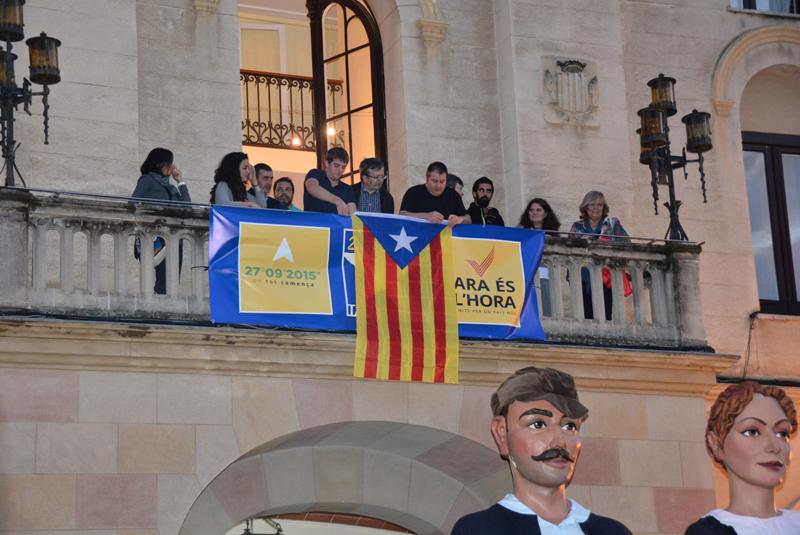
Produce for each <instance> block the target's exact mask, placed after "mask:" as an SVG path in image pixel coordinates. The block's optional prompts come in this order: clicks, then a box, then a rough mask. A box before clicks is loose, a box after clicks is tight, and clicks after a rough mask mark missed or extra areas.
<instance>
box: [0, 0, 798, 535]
mask: <svg viewBox="0 0 800 535" xmlns="http://www.w3.org/2000/svg"><path fill="white" fill-rule="evenodd" d="M365 3H366V4H367V5H368V6H369V8H370V9H371V11H372V13H373V15H374V18H375V20H376V22H377V23H378V27H379V29H380V36H381V42H382V48H383V77H384V85H385V114H386V139H387V148H388V154H387V158H388V166H389V169H390V187H391V190H392V193H393V194H394V195H395V198H396V199H397V198H399V196H402V192H403V191H404V190H405V189H406V188H407V187H408V186H410V185H413V184H417V183H420V182H422V181H423V180H424V170H425V167H426V166H427V164H428V163H429V162H430V161H432V160H442V161H444V162H446V163H447V164H448V165H449V166H450V167H451V168H452V170H453V171H454V172H456V173H457V174H458V175H460V176H461V177H462V178H464V179H465V181H466V182H467V184H468V185H469V184H470V183H471V182H472V180H474V179H475V178H477V177H479V176H482V175H488V176H490V177H492V178H493V179H494V181H495V201H496V204H497V206H498V208H500V210H501V212H502V213H503V216H504V217H505V219H506V221H515V220H516V219H517V218H518V217H519V214H520V213H521V211H522V210H523V208H524V206H525V204H526V202H527V200H528V199H529V198H531V197H533V196H539V197H544V198H546V199H548V200H550V202H551V204H552V205H553V207H554V208H555V210H556V211H557V213H558V214H559V215H560V217H561V219H562V222H564V223H565V225H568V224H569V222H570V221H571V220H572V219H574V218H577V215H578V213H577V206H578V203H579V202H580V200H581V198H582V197H583V195H584V193H585V192H586V191H588V190H592V189H598V190H601V191H603V192H604V193H605V195H606V198H607V200H608V202H609V204H610V205H611V209H612V213H613V214H614V215H616V216H618V217H619V218H620V219H621V220H622V221H623V223H624V224H625V226H626V228H627V229H628V231H629V232H630V233H631V234H632V235H635V236H643V237H659V238H660V237H661V236H663V233H664V231H665V230H666V227H667V218H666V215H665V210H664V209H663V208H662V209H660V210H659V214H660V215H658V216H655V215H653V201H652V198H651V186H650V177H649V171H648V169H647V168H646V167H644V166H642V165H640V164H639V141H638V137H637V135H636V134H635V130H636V128H637V127H638V126H639V120H638V117H637V114H636V112H637V110H638V109H640V108H643V107H645V106H646V105H647V104H648V103H649V100H650V95H649V90H648V88H647V86H646V82H647V81H648V80H649V79H651V78H653V77H655V76H657V75H658V74H659V73H660V72H663V73H664V74H666V75H669V76H673V77H674V78H676V79H677V84H676V94H677V104H678V109H679V115H678V117H680V115H682V114H684V113H688V112H690V111H691V110H692V109H694V108H696V109H698V110H705V111H708V112H710V113H711V114H712V126H711V128H712V132H713V139H714V148H713V150H712V151H711V152H709V153H707V154H705V155H704V156H705V172H706V175H707V177H706V180H707V184H708V203H707V204H704V203H703V202H702V195H701V191H700V183H699V180H698V178H697V168H696V166H690V167H689V169H688V173H689V178H688V180H687V181H683V180H680V179H679V180H677V182H678V184H677V189H678V197H679V198H680V199H681V200H682V201H683V205H682V208H681V220H682V222H683V226H684V228H685V229H686V231H687V233H688V234H689V236H690V238H691V239H692V240H694V241H696V242H702V243H703V245H702V253H700V255H699V262H700V264H699V278H698V279H697V286H696V291H697V292H698V294H699V302H701V303H702V313H700V314H697V316H696V317H689V318H687V317H684V318H683V319H684V321H687V322H689V321H693V322H696V324H697V325H699V326H701V327H703V328H704V331H705V336H706V339H707V342H708V345H709V346H711V347H713V348H714V349H715V350H716V354H705V353H704V354H698V353H694V352H691V351H682V350H681V348H677V349H673V350H665V349H662V350H646V351H644V350H634V349H608V348H600V347H591V346H590V347H584V348H582V349H580V350H578V349H571V348H567V349H565V348H563V347H560V346H551V345H540V346H523V345H508V346H504V345H503V344H480V343H475V344H474V345H473V346H470V345H469V344H466V347H465V349H464V352H463V357H462V358H463V363H464V364H463V366H462V383H463V384H462V385H461V386H453V387H441V386H440V387H436V386H422V385H405V384H402V385H396V384H382V383H380V384H375V383H364V382H361V381H354V380H352V379H351V378H350V377H349V376H350V369H349V366H350V364H349V359H350V358H351V355H352V347H351V346H352V340H351V339H349V338H348V337H346V336H342V337H339V336H330V335H297V334H292V335H283V334H277V335H272V334H268V335H265V334H255V333H246V334H242V333H241V332H239V331H236V330H226V329H220V328H215V327H207V326H206V327H186V328H181V327H174V326H161V325H158V324H147V325H145V326H140V325H139V326H137V325H128V324H123V323H120V324H114V323H113V322H112V323H110V324H109V323H101V324H97V323H93V322H88V321H80V320H76V319H74V316H80V314H74V312H75V311H73V314H72V316H73V318H72V319H70V320H69V321H66V322H64V321H52V320H46V321H45V320H37V319H32V318H19V317H14V318H10V319H8V321H6V322H3V325H2V328H0V336H1V337H2V338H3V340H2V342H0V364H2V366H3V368H2V371H0V383H2V385H3V386H2V388H0V445H2V448H0V451H2V452H3V453H2V454H0V472H2V475H0V488H2V489H3V490H2V492H0V531H3V532H14V533H27V532H30V531H36V530H50V531H52V532H54V533H74V532H81V533H83V532H91V533H97V534H101V533H102V534H106V533H114V534H118V535H133V534H134V533H137V534H138V533H148V534H154V533H158V534H159V535H166V534H173V533H178V532H179V531H180V529H181V528H183V530H184V531H183V533H186V534H189V535H198V534H201V533H222V532H223V531H224V530H226V529H229V528H230V527H231V526H232V525H234V524H236V523H238V522H241V521H242V520H243V519H245V518H248V517H251V516H253V515H256V514H259V513H263V512H270V513H276V512H285V511H297V510H348V511H355V512H358V513H360V514H364V515H366V516H374V517H378V518H384V519H386V520H390V521H392V522H396V523H398V524H400V525H403V526H405V527H407V528H408V529H411V530H413V531H415V532H418V533H439V532H447V530H448V529H449V526H450V525H452V522H453V521H454V519H455V518H456V517H457V515H458V514H461V513H463V512H466V511H469V510H474V509H476V508H478V507H480V506H483V505H484V504H486V503H490V502H491V501H492V500H494V499H496V498H497V497H498V495H502V492H503V491H504V490H505V489H506V488H507V486H508V480H507V475H506V473H505V470H504V469H503V467H502V465H501V464H500V463H499V462H498V461H497V458H496V457H495V456H493V455H492V454H491V448H492V444H491V441H490V437H489V434H488V426H487V422H488V396H489V393H490V392H491V391H492V386H493V385H496V384H497V383H498V382H499V381H500V380H501V379H502V377H503V376H504V375H505V374H507V373H508V372H510V371H513V370H514V369H516V368H517V367H521V366H522V365H525V364H528V363H537V364H545V365H552V366H555V367H559V368H562V369H565V370H567V371H570V372H573V373H574V374H575V375H576V377H577V379H578V384H579V387H580V388H581V390H582V391H585V392H586V394H585V396H586V399H587V405H588V406H589V407H590V408H591V409H592V418H591V420H590V424H589V426H588V427H587V441H586V442H587V444H586V447H585V451H584V458H583V465H582V467H581V468H579V471H578V475H577V476H576V481H575V483H574V485H573V488H572V489H571V490H572V492H573V494H574V495H575V496H576V497H577V498H578V499H579V501H581V502H582V503H583V502H585V505H587V506H589V507H590V508H592V509H593V510H596V511H597V512H600V513H604V514H611V515H615V516H617V517H619V518H621V519H624V520H625V521H626V522H627V523H629V525H630V526H631V527H632V528H633V529H634V531H635V532H636V533H642V534H647V533H649V534H656V533H658V534H663V535H666V534H671V533H679V532H682V530H683V527H684V526H685V525H686V524H687V523H688V520H690V519H691V518H692V517H693V516H696V515H697V514H700V513H701V512H702V511H703V510H704V509H707V508H708V507H710V506H712V505H713V503H714V501H715V500H717V501H719V502H721V503H724V500H725V496H724V492H725V484H724V476H722V475H721V474H720V473H719V472H715V471H714V469H713V468H712V466H711V463H710V461H709V460H708V458H707V456H706V454H705V451H704V447H703V444H702V430H703V422H704V418H705V415H704V410H705V403H706V401H707V399H711V397H713V395H714V394H715V393H716V392H718V391H719V386H715V384H716V377H717V376H722V377H724V378H729V379H736V378H741V377H752V378H758V379H762V380H765V381H768V382H778V383H786V384H789V385H790V391H791V392H792V393H793V395H794V396H795V399H798V400H799V401H800V395H798V390H797V389H796V388H791V385H795V384H796V381H797V378H798V375H800V365H798V364H797V362H798V359H797V358H795V357H796V356H797V352H798V351H800V349H798V348H800V343H798V342H799V341H800V334H799V333H800V330H798V328H797V325H798V323H797V319H796V316H792V315H790V314H767V313H764V312H763V311H762V309H761V305H760V303H759V286H758V275H757V268H756V260H755V256H754V250H756V249H758V247H761V246H762V245H763V244H761V243H760V242H758V241H757V240H756V241H754V238H753V235H754V234H753V232H752V231H751V228H752V224H751V217H750V200H751V199H750V198H749V193H748V181H747V177H746V174H745V161H744V156H743V151H742V140H743V137H742V132H760V133H769V134H777V135H781V136H790V137H791V136H800V106H799V105H798V104H800V91H799V90H798V89H800V87H799V86H800V76H798V75H800V18H798V16H797V15H793V14H787V13H778V14H776V13H769V12H764V11H758V10H755V9H742V8H741V7H739V4H737V3H736V2H728V1H727V0H701V1H697V2H685V1H680V0H674V1H668V2H664V1H658V2H657V1H629V0H591V1H584V0H570V1H564V0H365ZM274 4H275V5H273V6H272V7H273V8H275V9H278V8H281V9H282V8H283V7H285V5H287V4H291V2H278V1H276V2H274ZM278 4H280V5H278ZM295 4H299V5H300V7H302V2H295ZM253 6H256V7H259V6H260V7H264V6H266V7H270V1H269V0H262V1H256V0H252V1H250V2H248V1H245V0H241V1H240V2H238V3H237V2H236V1H235V0H219V1H217V2H214V1H211V2H208V1H205V2H203V1H200V0H135V1H134V0H75V1H70V2H63V1H60V0H29V1H28V2H27V3H26V4H25V16H26V34H28V35H35V34H38V33H39V32H40V31H43V30H45V31H48V32H49V33H51V34H52V35H54V36H56V37H58V38H59V39H61V40H62V43H63V45H62V47H61V49H60V56H61V67H62V82H61V83H60V84H59V85H57V86H54V87H53V88H52V93H51V99H50V101H51V102H50V103H51V106H52V108H51V126H50V128H51V130H50V135H51V142H50V144H49V145H46V146H45V145H42V144H41V143H40V141H39V137H40V135H41V134H40V131H39V130H40V124H39V122H38V121H37V120H35V118H28V117H26V116H24V115H20V116H19V118H18V120H17V123H16V125H17V129H18V137H19V139H20V140H21V141H22V143H23V145H22V147H21V149H20V150H19V151H18V153H17V154H18V159H17V162H18V165H19V167H20V171H21V173H22V175H23V176H24V177H25V179H26V183H27V185H28V186H29V187H30V188H40V189H59V190H69V191H76V192H82V193H104V194H113V195H120V196H126V195H129V194H130V192H131V191H132V189H133V186H134V184H135V180H136V178H137V176H138V174H137V173H138V167H139V164H140V163H141V161H142V160H143V159H144V157H145V155H146V154H147V152H148V151H149V150H150V149H151V148H152V147H154V146H166V147H169V148H171V149H172V150H173V151H174V152H175V154H176V157H177V160H176V163H178V165H179V166H180V167H181V169H182V170H183V173H184V176H185V177H186V180H187V182H188V183H189V187H190V190H191V191H192V194H193V196H194V198H195V199H196V200H197V201H199V202H205V201H206V200H207V192H208V190H209V189H210V187H211V184H212V181H211V176H212V174H213V170H214V168H215V166H216V165H217V163H218V161H219V159H220V158H221V156H222V155H223V154H225V153H226V152H229V151H233V150H240V148H241V147H242V144H241V133H242V132H241V121H242V105H241V98H242V97H241V87H240V84H239V68H240V41H239V35H240V34H239V23H240V17H241V16H242V13H243V12H245V11H247V10H248V9H252V8H253ZM281 6H283V7H281ZM565 61H575V62H578V63H580V64H581V65H583V67H581V68H580V72H576V73H570V72H567V71H566V70H563V69H562V67H559V66H558V62H561V63H562V64H563V63H564V62H565ZM556 75H558V76H560V77H561V78H558V77H556ZM570 84H571V85H570ZM568 88H571V89H568ZM39 110H40V109H39V108H37V107H36V105H34V108H33V111H34V113H36V112H38V111H39ZM671 127H672V131H671V135H672V139H673V142H674V145H675V146H676V147H680V146H682V145H683V143H684V141H685V138H684V133H683V130H682V125H680V123H679V121H678V118H677V117H675V118H673V119H672V124H671ZM676 176H677V177H678V178H680V176H681V173H680V172H678V174H677V175H676ZM797 179H798V180H800V177H798V178H797ZM662 189H663V188H662ZM661 197H662V201H663V198H664V197H665V193H664V192H663V191H662V194H661ZM6 240H11V241H13V237H12V238H9V237H8V236H2V237H0V243H4V244H5V243H11V241H9V242H7V241H6ZM23 245H24V247H22V248H21V249H20V251H27V244H23ZM3 262H4V263H5V262H10V261H9V260H4V261H3ZM32 262H33V264H31V265H30V266H29V268H30V270H31V271H35V262H36V258H35V255H34V259H33V260H32ZM795 262H800V260H798V261H795ZM4 265H6V266H8V265H10V264H4ZM84 268H85V269H88V268H86V266H84ZM90 272H91V270H90ZM11 275H13V274H7V275H4V276H5V277H10V276H11ZM20 277H21V279H18V282H19V281H21V282H20V284H22V285H24V284H27V283H28V277H27V276H26V274H25V273H22V274H21V275H20ZM4 280H6V279H4ZM9 280H11V279H9ZM15 280H17V279H15ZM184 280H185V279H184ZM798 282H800V281H798ZM6 288H10V287H9V286H6ZM14 291H16V287H15V290H14ZM0 292H2V293H5V294H6V296H9V295H11V294H12V290H10V289H4V290H0ZM15 295H16V294H15ZM15 298H16V297H15ZM12 301H13V300H12ZM12 304H13V303H12ZM131 306H134V305H131ZM3 308H4V310H7V311H10V312H18V311H15V310H13V309H14V307H13V306H10V305H9V300H8V299H5V300H4V303H3ZM33 308H34V312H36V310H35V309H36V307H33ZM78 312H79V311H78ZM169 312H170V313H173V312H174V311H173V310H171V309H170V311H169ZM159 319H163V318H159ZM702 331H703V329H702V328H701V329H700V332H702ZM321 348H325V349H321ZM794 442H795V444H797V440H795V441H794ZM797 446H800V444H797ZM452 459H462V460H464V463H463V464H460V465H458V466H454V465H453V463H452ZM384 471H386V474H387V475H386V477H385V478H384ZM254 474H255V475H254ZM262 476H263V477H262ZM714 478H716V490H714V489H715V485H714ZM798 489H800V473H798V471H797V469H796V468H795V470H794V473H793V474H791V475H790V480H789V483H788V484H787V485H786V486H785V487H784V488H783V489H782V491H781V498H780V500H781V503H782V504H783V505H786V506H790V507H796V506H797V502H798V500H800V490H798ZM122 504H124V507H122V506H121V505H122Z"/></svg>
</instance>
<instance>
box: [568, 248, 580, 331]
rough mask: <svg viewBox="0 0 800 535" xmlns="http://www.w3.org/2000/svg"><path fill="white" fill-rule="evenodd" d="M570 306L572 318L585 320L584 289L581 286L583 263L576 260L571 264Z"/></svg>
mask: <svg viewBox="0 0 800 535" xmlns="http://www.w3.org/2000/svg"><path fill="white" fill-rule="evenodd" d="M569 305H570V310H571V311H572V318H573V319H576V320H579V321H580V320H582V319H583V289H582V285H581V263H580V262H579V261H578V260H574V261H572V262H570V263H569Z"/></svg>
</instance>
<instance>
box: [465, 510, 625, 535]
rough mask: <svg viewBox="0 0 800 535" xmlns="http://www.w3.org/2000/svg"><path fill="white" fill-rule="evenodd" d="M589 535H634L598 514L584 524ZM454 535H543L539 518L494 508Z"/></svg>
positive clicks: (467, 521)
mask: <svg viewBox="0 0 800 535" xmlns="http://www.w3.org/2000/svg"><path fill="white" fill-rule="evenodd" d="M580 526H581V529H582V530H583V532H584V533H585V534H586V535H632V534H631V532H630V530H629V529H628V528H626V527H625V526H624V525H623V524H621V523H620V522H617V521H616V520H613V519H611V518H606V517H604V516H599V515H596V514H594V513H592V514H590V515H589V518H588V519H587V520H586V522H583V523H582V524H580ZM451 535H541V531H539V521H538V520H537V516H536V515H523V514H520V513H515V512H514V511H511V510H509V509H506V508H505V507H503V506H502V505H500V504H494V505H493V506H491V507H490V508H488V509H486V510H484V511H478V512H477V513H472V514H470V515H467V516H465V517H463V518H461V519H460V520H459V521H458V522H456V525H455V526H453V531H452V532H451Z"/></svg>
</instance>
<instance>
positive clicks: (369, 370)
mask: <svg viewBox="0 0 800 535" xmlns="http://www.w3.org/2000/svg"><path fill="white" fill-rule="evenodd" d="M363 229H364V239H363V243H364V254H363V257H362V265H363V266H364V296H365V299H364V302H365V303H366V305H367V311H366V312H367V313H366V316H367V318H366V319H367V348H366V355H365V361H364V377H370V378H375V377H376V376H377V373H378V322H377V317H378V312H377V310H376V308H375V237H374V236H373V235H372V232H370V231H369V229H368V228H367V226H366V225H363Z"/></svg>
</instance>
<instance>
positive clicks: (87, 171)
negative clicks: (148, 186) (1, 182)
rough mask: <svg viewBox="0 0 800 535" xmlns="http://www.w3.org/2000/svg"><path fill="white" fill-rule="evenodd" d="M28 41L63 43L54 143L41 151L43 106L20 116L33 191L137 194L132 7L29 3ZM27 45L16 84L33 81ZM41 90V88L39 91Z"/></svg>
mask: <svg viewBox="0 0 800 535" xmlns="http://www.w3.org/2000/svg"><path fill="white" fill-rule="evenodd" d="M24 9H25V35H26V37H33V36H35V35H38V34H39V33H40V32H42V31H45V32H47V34H48V35H51V36H53V37H56V38H58V39H60V40H61V43H62V45H61V48H60V49H59V63H60V67H61V83H59V84H57V85H54V86H51V88H50V89H51V94H50V97H49V100H50V106H51V108H50V144H49V145H44V144H43V139H44V138H43V133H42V111H43V109H42V104H41V100H40V99H39V98H38V97H37V98H35V100H34V102H33V104H32V106H31V111H32V113H33V114H34V115H33V117H28V116H27V115H26V114H25V113H24V112H23V111H22V108H20V109H19V110H18V111H17V114H16V123H15V128H16V137H17V139H18V140H19V141H20V142H21V143H22V146H21V147H20V149H19V150H18V151H17V165H18V167H19V169H20V171H21V173H22V175H23V177H24V178H25V181H26V182H27V184H28V186H29V187H32V188H50V189H66V190H77V191H86V192H95V193H115V192H116V193H125V194H129V193H130V192H131V191H133V185H134V184H135V181H136V178H138V171H137V170H136V169H137V168H138V165H139V163H140V162H139V147H138V140H139V97H138V91H139V75H138V69H137V65H138V54H139V48H138V43H137V35H136V3H135V2H132V1H130V0H80V1H73V2H63V1H61V0H30V1H29V2H27V3H26V4H25V8H24ZM27 48H28V47H27V46H26V45H25V43H24V41H23V42H19V43H16V44H15V45H14V51H15V53H16V54H17V55H18V56H19V59H18V60H17V62H16V79H17V82H18V83H21V81H22V78H23V76H24V77H27V76H29V74H28V65H29V60H28V50H27ZM34 89H36V90H39V89H41V86H34Z"/></svg>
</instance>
